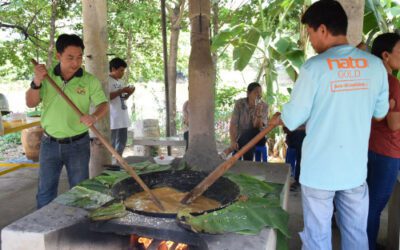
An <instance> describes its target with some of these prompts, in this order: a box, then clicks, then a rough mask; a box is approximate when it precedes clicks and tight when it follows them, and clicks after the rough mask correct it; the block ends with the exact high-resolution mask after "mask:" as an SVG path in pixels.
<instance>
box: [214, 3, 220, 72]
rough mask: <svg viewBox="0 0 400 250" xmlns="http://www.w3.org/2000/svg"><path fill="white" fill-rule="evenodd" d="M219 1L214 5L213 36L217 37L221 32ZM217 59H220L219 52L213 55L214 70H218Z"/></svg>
mask: <svg viewBox="0 0 400 250" xmlns="http://www.w3.org/2000/svg"><path fill="white" fill-rule="evenodd" d="M218 3H219V1H215V2H214V3H213V5H212V12H213V15H212V30H213V34H212V36H213V37H215V36H216V35H218V32H219V6H218ZM217 59H218V54H217V52H213V53H212V60H213V63H214V68H215V69H216V68H217Z"/></svg>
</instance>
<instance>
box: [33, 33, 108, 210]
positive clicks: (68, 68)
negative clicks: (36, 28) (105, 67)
mask: <svg viewBox="0 0 400 250" xmlns="http://www.w3.org/2000/svg"><path fill="white" fill-rule="evenodd" d="M56 49H57V59H58V60H59V64H57V65H56V66H55V67H54V69H53V70H50V71H49V72H47V70H46V68H45V65H43V64H40V65H37V66H35V69H34V71H35V75H34V78H33V81H32V83H31V87H30V89H28V91H27V92H26V104H27V106H28V107H30V108H33V107H36V106H37V105H38V104H39V103H40V102H42V105H43V108H42V117H41V123H42V127H43V129H44V135H43V137H42V141H41V146H40V156H39V161H40V171H39V186H38V193H37V196H36V200H37V207H38V208H41V207H43V206H45V205H46V204H48V203H50V202H51V201H52V200H53V199H54V198H55V197H56V196H57V189H58V182H59V178H60V173H61V170H62V167H63V166H64V165H65V166H66V168H67V173H68V181H69V185H70V187H73V186H75V185H76V184H78V183H79V182H81V181H83V180H85V179H87V178H88V177H89V158H90V144H89V143H90V141H89V134H88V127H89V126H91V125H92V124H94V123H95V122H96V121H97V120H98V119H100V118H102V117H103V116H104V115H105V114H106V113H107V112H108V103H107V98H106V96H105V94H104V92H103V89H102V87H101V84H100V82H99V80H98V79H96V78H95V77H94V76H93V75H91V74H89V73H87V72H86V71H84V70H83V69H82V68H81V66H82V58H83V50H84V45H83V41H82V39H81V38H80V37H79V36H77V35H67V34H63V35H60V36H59V37H58V39H57V41H56ZM47 74H48V75H49V76H50V77H51V78H52V79H53V80H54V81H55V82H56V83H57V85H58V86H59V87H60V88H61V89H62V90H63V91H64V93H65V94H66V95H67V96H68V97H69V98H70V99H71V100H72V102H73V103H74V104H75V105H76V106H77V107H78V108H79V110H80V111H81V112H82V113H83V114H84V115H83V116H81V117H79V115H78V114H76V113H75V111H74V110H73V109H72V108H71V107H70V106H69V105H68V103H67V102H66V101H65V100H64V99H63V98H62V97H61V96H60V95H59V94H58V93H57V92H56V91H55V89H54V88H53V87H52V86H51V85H50V83H49V82H48V81H47V80H45V76H46V75H47ZM91 103H93V104H94V105H95V106H96V110H95V111H94V112H93V113H92V114H89V108H90V104H91Z"/></svg>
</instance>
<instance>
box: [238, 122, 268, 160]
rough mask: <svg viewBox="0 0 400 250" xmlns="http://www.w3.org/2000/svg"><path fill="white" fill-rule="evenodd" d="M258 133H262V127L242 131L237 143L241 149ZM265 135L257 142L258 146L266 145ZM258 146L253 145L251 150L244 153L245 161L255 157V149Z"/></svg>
mask: <svg viewBox="0 0 400 250" xmlns="http://www.w3.org/2000/svg"><path fill="white" fill-rule="evenodd" d="M258 133H260V129H258V128H253V129H248V130H245V131H243V132H242V133H241V135H240V137H239V139H238V141H237V143H238V145H239V149H241V148H242V147H243V146H244V145H246V144H247V143H248V142H249V141H250V140H251V139H253V138H254V137H255V136H256V135H257V134H258ZM266 141H267V140H266V139H265V137H264V138H262V139H261V140H260V141H259V142H257V144H256V146H265V143H266ZM256 146H254V147H252V148H251V149H250V150H249V151H247V152H246V153H245V154H244V155H243V160H245V161H252V160H253V157H254V150H255V148H256Z"/></svg>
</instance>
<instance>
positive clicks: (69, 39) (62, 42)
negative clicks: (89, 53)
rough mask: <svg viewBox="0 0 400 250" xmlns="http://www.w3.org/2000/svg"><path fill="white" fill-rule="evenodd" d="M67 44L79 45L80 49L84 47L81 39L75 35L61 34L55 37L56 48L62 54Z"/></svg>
mask: <svg viewBox="0 0 400 250" xmlns="http://www.w3.org/2000/svg"><path fill="white" fill-rule="evenodd" d="M68 46H75V47H80V48H81V49H82V51H83V50H84V49H85V46H84V45H83V41H82V39H81V38H80V37H79V36H77V35H74V34H72V35H69V34H62V35H60V36H59V37H58V38H57V41H56V50H57V52H58V53H60V54H62V53H63V52H64V50H65V48H67V47H68Z"/></svg>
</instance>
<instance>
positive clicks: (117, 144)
mask: <svg viewBox="0 0 400 250" xmlns="http://www.w3.org/2000/svg"><path fill="white" fill-rule="evenodd" d="M127 139H128V128H119V129H111V143H112V146H113V148H114V149H115V150H116V151H117V152H118V154H120V155H121V156H122V153H123V152H124V149H125V146H126V141H127Z"/></svg>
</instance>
